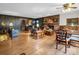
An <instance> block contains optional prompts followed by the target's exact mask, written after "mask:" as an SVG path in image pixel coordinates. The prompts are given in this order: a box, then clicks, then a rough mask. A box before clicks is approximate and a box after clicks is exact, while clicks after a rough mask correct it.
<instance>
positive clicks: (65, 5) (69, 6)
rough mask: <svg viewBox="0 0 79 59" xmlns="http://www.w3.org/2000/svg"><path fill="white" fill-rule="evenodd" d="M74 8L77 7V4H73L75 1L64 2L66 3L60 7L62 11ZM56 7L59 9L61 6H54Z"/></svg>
mask: <svg viewBox="0 0 79 59" xmlns="http://www.w3.org/2000/svg"><path fill="white" fill-rule="evenodd" d="M76 8H77V6H76V5H75V3H66V4H63V6H62V9H63V10H64V11H67V10H72V9H76ZM56 9H61V7H59V8H56Z"/></svg>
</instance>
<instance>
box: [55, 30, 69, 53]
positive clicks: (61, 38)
mask: <svg viewBox="0 0 79 59" xmlns="http://www.w3.org/2000/svg"><path fill="white" fill-rule="evenodd" d="M59 44H63V45H65V53H67V47H68V46H69V47H70V40H68V39H67V31H66V30H56V49H58V45H59Z"/></svg>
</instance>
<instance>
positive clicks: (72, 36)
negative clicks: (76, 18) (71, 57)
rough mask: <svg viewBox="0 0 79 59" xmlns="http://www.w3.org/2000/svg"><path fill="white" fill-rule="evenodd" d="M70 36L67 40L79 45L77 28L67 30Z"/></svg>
mask: <svg viewBox="0 0 79 59" xmlns="http://www.w3.org/2000/svg"><path fill="white" fill-rule="evenodd" d="M68 34H70V37H69V38H67V40H70V41H71V45H73V46H76V47H79V31H78V30H71V31H69V32H68Z"/></svg>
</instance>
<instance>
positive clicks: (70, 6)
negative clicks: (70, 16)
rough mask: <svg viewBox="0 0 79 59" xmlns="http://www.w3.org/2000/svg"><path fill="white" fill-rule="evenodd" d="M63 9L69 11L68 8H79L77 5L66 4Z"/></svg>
mask: <svg viewBox="0 0 79 59" xmlns="http://www.w3.org/2000/svg"><path fill="white" fill-rule="evenodd" d="M63 8H64V9H68V8H71V9H76V8H77V7H76V6H75V3H66V4H64V5H63Z"/></svg>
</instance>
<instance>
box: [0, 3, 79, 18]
mask: <svg viewBox="0 0 79 59" xmlns="http://www.w3.org/2000/svg"><path fill="white" fill-rule="evenodd" d="M62 5H63V4H61V3H60V4H59V3H0V14H6V15H14V16H23V17H30V18H39V17H44V16H51V15H56V14H60V13H61V8H60V9H56V8H59V7H62ZM77 5H78V6H79V4H77Z"/></svg>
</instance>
